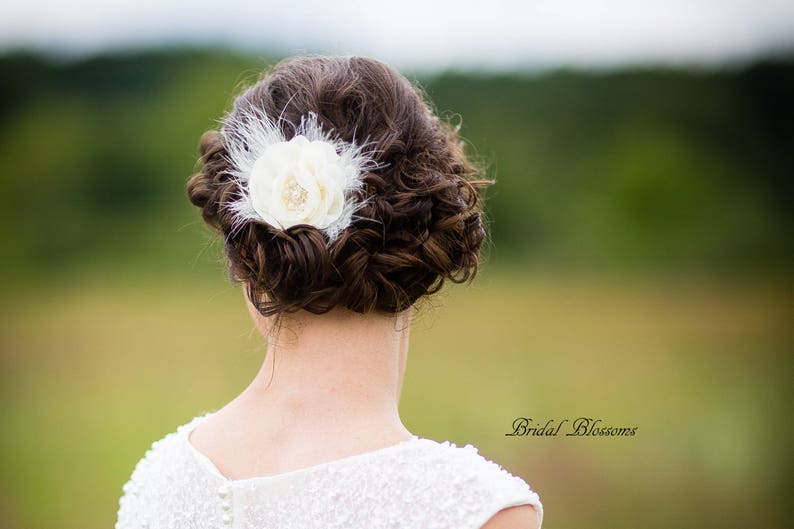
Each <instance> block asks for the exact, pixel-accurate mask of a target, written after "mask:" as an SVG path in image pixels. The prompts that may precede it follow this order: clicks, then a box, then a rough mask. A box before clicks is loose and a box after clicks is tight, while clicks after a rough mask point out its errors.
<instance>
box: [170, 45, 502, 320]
mask: <svg viewBox="0 0 794 529" xmlns="http://www.w3.org/2000/svg"><path fill="white" fill-rule="evenodd" d="M251 109H256V110H259V111H264V113H265V114H266V115H267V116H269V117H272V118H274V119H275V118H280V119H279V123H281V124H283V125H281V126H282V127H283V128H284V134H285V137H290V134H294V130H293V131H290V130H287V129H286V128H287V127H288V126H289V123H298V122H300V120H301V117H302V116H305V115H307V114H308V113H310V112H314V113H316V114H317V116H318V119H319V122H320V123H321V125H322V127H323V129H324V130H333V131H334V132H335V134H336V135H338V137H339V138H341V139H342V140H345V141H348V142H352V141H353V140H354V136H355V137H357V138H361V137H366V138H368V140H369V141H370V142H372V144H373V145H374V148H375V150H376V152H377V153H378V154H377V157H378V160H377V161H378V162H379V166H380V167H382V168H379V169H375V170H372V171H369V172H367V173H366V174H365V176H364V186H363V189H362V191H361V193H366V197H360V198H361V199H364V198H369V200H367V201H366V205H365V206H364V207H363V208H362V209H361V210H360V211H359V212H358V215H357V217H356V219H355V221H353V222H352V224H351V225H350V226H348V227H347V228H346V229H345V230H344V231H343V232H342V233H341V234H340V235H339V236H338V237H337V238H336V239H335V240H334V241H333V244H330V245H327V244H326V243H327V242H328V241H327V239H324V237H325V236H324V234H323V233H322V232H321V231H320V230H318V229H316V228H315V227H313V226H310V225H305V224H304V225H297V226H293V227H291V228H288V229H285V230H282V229H277V228H275V227H273V226H270V225H269V224H266V223H264V222H253V221H252V222H248V223H247V224H246V225H245V226H244V227H243V228H242V229H241V230H239V231H236V232H233V231H232V230H231V227H232V222H233V220H234V219H233V216H232V212H231V211H230V209H229V207H228V206H229V204H230V203H231V202H232V201H234V200H236V199H238V198H239V191H238V190H237V187H236V186H235V185H234V181H233V179H232V177H231V174H230V171H231V168H230V167H229V163H230V162H229V158H228V156H227V146H225V145H224V137H223V135H222V134H221V133H220V132H219V131H217V130H209V131H207V132H205V133H204V134H203V135H202V136H201V140H200V145H199V150H200V158H199V162H200V163H201V166H202V167H201V171H200V172H198V173H197V174H194V175H192V176H191V177H190V179H189V181H188V182H187V186H186V191H187V195H188V197H189V199H190V202H191V203H192V204H194V205H195V206H197V207H198V208H200V209H201V214H202V217H203V219H204V221H205V222H206V223H207V224H208V225H209V226H210V227H211V228H212V229H213V230H214V231H216V232H218V233H219V234H222V235H223V236H224V240H225V253H226V256H227V258H228V263H229V268H228V272H229V278H230V279H231V280H232V281H235V282H245V283H246V284H247V287H248V297H249V299H250V301H251V303H252V304H253V306H254V307H256V309H257V310H258V311H259V312H260V313H261V314H262V315H264V316H270V315H274V314H280V313H293V312H297V311H300V310H306V311H309V312H311V313H314V314H322V313H325V312H327V311H329V310H331V309H332V308H334V307H335V306H337V305H341V306H344V307H346V308H348V309H350V310H352V311H355V312H358V313H368V312H371V311H380V312H385V313H398V312H402V311H403V310H405V309H407V308H409V307H411V306H412V305H414V303H415V302H416V301H417V300H419V299H420V298H422V297H423V296H427V295H430V294H433V293H435V292H438V291H439V290H440V289H441V287H442V286H443V284H444V281H445V280H450V281H452V282H455V283H463V282H466V281H470V280H472V279H473V278H474V276H475V275H476V274H477V270H478V265H479V260H480V251H481V248H482V246H483V243H484V241H485V240H486V238H487V234H486V230H485V222H484V215H483V199H482V196H481V195H480V193H479V188H483V187H485V186H487V185H489V184H492V183H494V181H493V180H487V179H478V177H479V176H480V172H481V170H480V169H479V168H478V167H476V166H475V164H473V163H472V162H471V161H470V160H469V158H468V157H467V156H466V155H465V154H464V144H463V141H462V140H461V139H460V138H459V136H458V131H459V126H458V127H454V126H452V125H451V124H449V123H447V122H446V121H443V120H441V119H439V118H438V117H437V116H436V115H435V113H434V112H433V111H432V110H431V108H430V106H429V104H428V103H427V102H426V100H425V97H424V96H423V92H422V90H421V89H420V88H419V87H418V86H415V85H414V84H412V83H411V82H410V81H408V80H407V79H406V78H405V77H404V76H402V75H401V74H400V73H398V72H397V71H395V70H394V69H393V68H391V67H389V66H387V65H385V64H383V63H382V62H379V61H376V60H374V59H369V58H363V57H295V58H290V59H286V60H284V61H282V62H280V63H278V64H277V65H276V66H275V67H273V68H272V70H270V71H266V72H264V73H263V75H262V76H261V77H260V78H259V80H258V81H257V82H256V83H255V84H253V85H252V86H250V87H249V88H247V89H246V90H245V91H244V92H243V93H242V94H240V95H239V96H237V97H236V99H235V100H234V104H233V108H232V110H231V111H230V112H229V114H227V116H231V117H234V116H235V115H239V114H240V113H243V112H247V111H250V110H251ZM234 121H235V120H233V119H232V120H228V122H232V123H233V122H234Z"/></svg>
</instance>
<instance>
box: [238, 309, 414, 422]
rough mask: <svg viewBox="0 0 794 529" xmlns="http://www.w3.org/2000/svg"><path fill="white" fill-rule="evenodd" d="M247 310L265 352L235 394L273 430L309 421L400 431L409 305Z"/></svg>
mask: <svg viewBox="0 0 794 529" xmlns="http://www.w3.org/2000/svg"><path fill="white" fill-rule="evenodd" d="M249 311H250V312H251V315H252V317H253V319H254V321H255V323H256V325H257V327H258V328H259V330H260V331H261V332H262V333H263V335H264V336H265V337H266V339H267V342H268V345H267V355H266V357H265V360H264V362H263V364H262V366H261V368H260V370H259V372H258V373H257V375H256V377H255V378H254V380H253V381H252V382H251V384H250V385H249V386H248V387H247V388H246V389H245V391H244V392H243V393H242V394H241V395H240V396H239V397H238V399H236V401H238V402H237V403H238V404H240V405H243V406H245V408H246V409H248V410H250V411H252V412H253V413H255V414H256V416H257V417H259V418H261V419H262V422H263V423H266V424H269V425H270V427H271V428H272V429H271V431H272V432H273V433H274V434H275V433H276V432H274V431H273V430H283V431H284V432H287V431H289V430H293V429H302V428H311V429H312V430H313V431H318V430H317V429H318V428H319V429H320V430H319V431H325V432H327V433H329V434H330V433H331V432H330V431H329V430H328V429H335V430H337V431H340V430H341V431H344V430H348V431H355V432H363V431H364V429H365V428H370V429H379V430H381V431H383V433H384V435H395V434H396V435H399V436H401V437H405V436H406V435H408V431H407V430H406V429H405V427H404V426H403V425H402V422H401V421H400V418H399V412H398V404H399V399H400V391H401V387H402V381H403V375H404V372H405V363H406V357H407V349H408V337H409V332H410V316H411V312H410V310H409V311H406V312H404V313H402V314H399V315H383V314H368V315H362V314H357V313H354V312H351V311H349V310H346V309H333V310H332V311H330V312H328V313H326V314H322V315H316V314H311V313H308V312H305V311H302V312H300V313H298V314H291V315H285V316H283V317H282V318H283V319H282V325H281V326H280V327H279V328H278V329H273V328H272V323H273V321H272V318H265V317H263V316H261V315H260V314H259V313H258V312H257V311H256V310H255V309H254V308H253V306H251V305H250V303H249Z"/></svg>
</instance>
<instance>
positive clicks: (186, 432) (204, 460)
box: [181, 411, 422, 484]
mask: <svg viewBox="0 0 794 529" xmlns="http://www.w3.org/2000/svg"><path fill="white" fill-rule="evenodd" d="M215 413H217V411H216V412H210V413H206V414H204V415H201V416H198V417H196V418H194V419H193V420H192V421H191V422H190V423H188V424H187V425H185V427H184V428H183V429H182V436H181V437H182V439H181V441H182V442H183V444H184V445H185V446H186V447H187V449H188V451H189V452H191V453H192V454H193V456H194V457H196V458H197V459H198V460H199V462H200V463H201V464H202V465H203V466H204V467H205V468H206V469H207V470H209V472H210V473H212V474H214V475H215V476H216V477H218V478H220V479H222V480H223V481H224V482H225V483H227V484H235V483H253V482H266V481H275V480H278V479H283V478H286V477H290V476H295V475H300V474H305V473H310V472H314V471H317V470H321V469H324V468H328V467H332V466H336V465H339V464H343V463H349V462H352V461H357V460H359V459H365V458H368V457H372V456H375V455H380V454H384V453H388V452H391V451H393V450H397V449H400V448H405V447H407V446H409V445H412V444H414V443H416V442H417V441H421V440H422V438H421V437H419V436H417V435H412V436H411V438H410V439H405V440H403V441H400V442H398V443H396V444H392V445H389V446H384V447H382V448H376V449H375V450H369V451H367V452H361V453H358V454H352V455H349V456H344V457H340V458H337V459H332V460H329V461H323V462H322V463H317V464H315V465H310V466H306V467H301V468H297V469H295V470H288V471H286V472H279V473H277V474H269V475H264V476H251V477H247V478H239V479H232V478H229V477H227V476H225V475H224V474H223V473H222V472H221V471H220V469H219V468H218V467H217V465H216V464H215V463H213V461H212V460H211V459H210V458H209V457H208V456H207V455H205V454H204V453H203V452H201V451H199V449H198V448H196V447H195V446H193V443H191V442H190V434H191V433H192V432H193V430H195V429H196V428H197V427H198V425H199V424H201V423H202V422H204V421H205V420H207V419H209V418H210V417H211V416H213V415H215Z"/></svg>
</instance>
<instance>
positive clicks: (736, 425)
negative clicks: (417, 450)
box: [0, 270, 792, 529]
mask: <svg viewBox="0 0 794 529" xmlns="http://www.w3.org/2000/svg"><path fill="white" fill-rule="evenodd" d="M791 299H792V296H791V289H790V288H789V287H788V286H782V285H781V284H780V282H771V281H760V280H757V281H743V282H731V283H730V284H728V283H721V282H709V281H705V280H691V279H690V280H684V279H680V280H672V279H667V280H656V281H651V280H624V281H617V280H596V279H593V278H586V277H573V276H566V275H557V276H554V275H539V274H538V275H531V274H529V273H524V274H518V273H515V272H513V273H510V272H506V271H499V272H495V271H490V270H489V271H485V272H484V273H483V274H482V275H481V276H480V277H479V278H478V279H477V280H476V281H475V283H474V284H473V285H470V286H454V287H452V288H449V289H447V290H445V291H443V293H442V294H441V295H440V296H438V297H436V298H434V299H432V300H431V301H430V302H428V303H425V304H423V305H422V309H421V310H422V312H421V313H420V316H419V318H418V320H417V321H416V322H415V326H414V328H413V330H412V342H411V350H410V355H409V361H408V372H407V376H406V381H405V388H404V391H403V400H402V404H401V407H402V414H403V419H404V422H405V423H406V425H407V426H408V427H409V429H411V430H412V431H414V433H416V434H418V435H421V436H425V437H431V438H435V439H438V440H445V439H448V440H450V441H453V442H456V443H459V444H465V443H469V442H470V443H472V444H475V445H477V446H478V447H479V448H480V453H482V454H483V455H485V456H487V457H489V458H491V459H494V460H495V461H497V462H499V463H501V464H503V465H504V466H505V467H507V468H509V469H510V470H511V471H513V472H514V473H516V474H519V475H521V476H522V477H524V478H525V479H526V480H527V481H528V482H530V484H531V485H532V486H533V488H535V489H536V490H537V491H538V492H539V493H540V494H541V498H542V500H543V502H544V505H545V508H546V521H545V523H544V527H548V528H549V529H551V528H554V529H568V528H580V527H604V528H607V527H608V528H610V529H619V528H632V529H634V528H642V529H653V528H657V527H658V528H662V527H664V528H674V527H696V526H709V527H722V528H731V527H736V528H739V527H766V526H774V525H778V524H782V519H781V518H780V517H782V506H783V504H784V500H786V496H787V492H790V490H791V489H790V485H786V481H787V480H789V479H790V478H789V474H790V468H791V455H790V453H789V450H788V448H789V447H786V446H785V444H784V442H783V441H784V437H785V436H787V435H788V434H789V431H790V429H789V428H788V425H787V424H786V422H785V421H786V416H787V414H788V410H789V407H788V406H787V404H786V399H785V397H786V396H787V395H788V394H789V386H790V381H791V360H790V358H791V352H792V347H791V346H792V340H791V338H792V336H791V321H792V320H791V316H792V302H791ZM0 316H2V318H1V319H0V340H1V342H0V346H1V347H2V356H1V358H2V375H1V376H2V379H1V381H2V386H0V392H2V393H1V396H2V400H0V410H2V424H3V434H2V436H0V443H2V444H1V445H0V470H2V472H0V526H1V527H3V528H20V529H21V528H24V529H40V528H52V527H76V528H77V527H79V528H81V529H92V528H96V529H99V528H107V527H110V526H112V523H113V521H114V520H115V514H116V510H117V508H118V498H119V496H120V495H121V486H122V484H123V483H124V482H125V481H126V480H127V478H128V477H129V474H130V472H131V471H132V468H133V466H134V465H135V463H136V462H137V460H138V459H139V458H140V457H141V456H142V455H143V453H144V452H145V450H146V449H147V448H148V447H149V445H150V444H151V442H152V441H154V440H156V439H159V438H160V437H162V436H163V435H165V434H166V433H168V432H170V431H172V430H173V429H174V428H175V427H176V426H177V425H178V424H181V423H183V422H187V421H188V420H189V419H190V418H192V417H193V416H194V415H197V414H199V413H201V412H203V411H205V410H210V409H217V408H219V407H221V406H222V405H224V404H225V403H226V402H228V401H229V400H231V399H232V398H233V397H234V396H236V395H237V393H238V392H239V391H241V390H242V389H243V388H244V387H245V386H246V385H247V384H248V382H249V381H250V380H251V379H252V378H253V376H254V374H255V373H256V371H257V369H258V367H259V365H260V363H261V361H262V358H263V354H264V350H263V346H262V342H261V339H260V338H259V337H258V336H257V335H256V334H255V333H254V331H253V330H252V325H251V324H250V322H249V319H248V313H247V311H246V308H245V306H244V304H243V298H242V294H241V293H240V291H239V290H238V289H236V288H235V287H233V286H232V285H229V284H227V283H225V282H224V280H223V278H222V277H221V276H220V275H219V277H218V278H215V279H208V280H203V281H200V280H185V281H182V282H179V281H166V280H164V279H163V280H160V281H154V280H150V279H147V280H141V281H140V282H137V283H136V281H135V280H134V279H127V280H126V281H124V282H122V284H120V285H119V284H117V283H106V284H103V283H101V282H99V281H94V282H84V283H77V282H76V283H74V284H71V285H68V286H64V287H60V288H53V287H46V288H45V287H43V286H39V287H37V286H30V287H22V286H21V287H17V288H16V289H14V290H13V292H12V293H11V294H7V295H6V297H5V298H4V299H3V301H2V307H1V308H0ZM519 416H524V417H531V418H533V419H535V420H536V421H538V422H541V423H543V422H545V420H547V419H555V421H559V420H562V419H566V418H567V419H570V420H573V419H575V418H577V417H593V418H600V419H602V420H603V422H604V425H606V426H627V425H628V426H637V433H636V435H635V436H634V437H608V438H593V437H586V438H583V437H565V436H559V437H545V438H538V437H535V438H533V437H506V436H505V435H504V434H505V433H506V432H508V431H509V430H510V424H511V423H512V421H513V419H514V418H516V417H519Z"/></svg>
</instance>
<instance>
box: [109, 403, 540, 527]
mask: <svg viewBox="0 0 794 529" xmlns="http://www.w3.org/2000/svg"><path fill="white" fill-rule="evenodd" d="M210 417H212V414H211V413H210V414H205V415H202V416H199V417H195V418H194V419H193V420H191V421H190V422H188V423H186V424H184V425H182V426H179V427H178V428H177V430H176V431H175V432H173V433H171V434H168V435H166V436H165V437H164V438H163V439H161V440H159V441H157V442H155V443H154V444H153V445H152V448H151V450H149V451H147V453H146V456H145V457H144V458H143V459H141V461H140V462H139V463H138V464H137V465H136V467H135V470H134V471H133V473H132V476H131V478H130V480H129V482H128V483H127V484H125V485H124V489H123V490H124V495H123V496H122V497H121V499H120V501H119V510H118V520H117V523H116V526H115V527H116V529H132V528H135V529H141V528H149V529H155V528H159V527H171V528H192V529H202V528H224V527H228V528H239V529H242V528H246V529H263V528H279V529H287V528H301V529H310V528H313V527H317V528H324V529H333V528H340V529H341V528H345V529H350V528H356V527H367V528H373V529H374V528H390V529H400V528H409V527H410V528H417V527H422V528H427V529H434V528H437V529H441V528H450V529H451V528H456V529H466V528H471V529H476V528H480V527H482V526H483V524H485V523H486V521H488V520H489V519H491V518H492V517H493V516H494V515H495V514H496V513H497V512H499V511H501V510H502V509H505V508H508V507H512V506H516V505H533V506H534V507H535V509H536V512H537V517H538V527H540V525H541V523H542V516H543V511H542V505H541V502H540V500H539V497H538V495H537V494H536V493H535V492H533V491H532V490H531V489H530V487H529V486H528V485H527V484H526V483H525V482H524V481H523V480H521V479H520V478H518V477H516V476H513V475H511V474H509V473H508V472H507V471H505V470H504V469H503V468H501V467H500V466H499V465H497V464H496V463H493V462H491V461H488V460H487V459H485V458H483V457H482V456H481V455H479V454H478V453H477V449H476V448H474V447H472V446H471V445H467V446H465V447H457V446H455V445H454V444H450V443H448V442H445V443H439V442H437V441H434V440H431V439H424V438H420V437H416V436H414V437H413V438H411V439H408V440H406V441H402V442H400V443H397V444H394V445H391V446H387V447H384V448H381V449H378V450H374V451H369V452H364V453H360V454H355V455H352V456H348V457H344V458H341V459H336V460H333V461H328V462H325V463H320V464H317V465H313V466H310V467H305V468H301V469H297V470H294V471H290V472H284V473H280V474H275V475H271V476H262V477H251V478H246V479H228V478H227V477H225V476H224V475H223V474H222V473H221V472H220V471H219V470H218V468H217V467H216V466H215V464H214V463H213V462H212V461H211V460H210V459H209V458H208V457H207V456H205V455H204V454H203V453H201V452H200V451H198V450H197V449H196V448H195V447H194V446H193V445H192V444H191V443H190V433H191V432H192V431H193V430H194V429H195V428H196V427H197V426H198V425H199V424H201V423H202V422H203V421H206V420H208V419H209V418H210Z"/></svg>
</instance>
